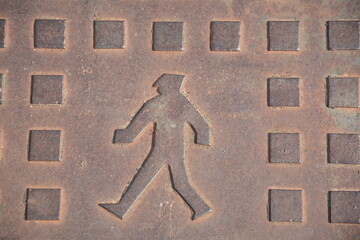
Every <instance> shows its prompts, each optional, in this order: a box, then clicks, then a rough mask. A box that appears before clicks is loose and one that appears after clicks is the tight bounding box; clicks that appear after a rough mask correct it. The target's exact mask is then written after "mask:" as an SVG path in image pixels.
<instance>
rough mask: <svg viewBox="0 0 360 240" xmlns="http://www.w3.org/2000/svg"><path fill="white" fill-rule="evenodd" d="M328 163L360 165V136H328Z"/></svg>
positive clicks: (332, 134)
mask: <svg viewBox="0 0 360 240" xmlns="http://www.w3.org/2000/svg"><path fill="white" fill-rule="evenodd" d="M328 162H329V163H335V164H360V134H336V133H331V134H328Z"/></svg>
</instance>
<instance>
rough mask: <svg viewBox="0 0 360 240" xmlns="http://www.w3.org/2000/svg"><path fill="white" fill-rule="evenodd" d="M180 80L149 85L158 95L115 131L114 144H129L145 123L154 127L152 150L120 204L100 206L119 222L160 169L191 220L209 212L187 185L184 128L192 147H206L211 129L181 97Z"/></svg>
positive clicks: (169, 77) (166, 76)
mask: <svg viewBox="0 0 360 240" xmlns="http://www.w3.org/2000/svg"><path fill="white" fill-rule="evenodd" d="M183 80H184V76H183V75H173V74H163V75H162V76H161V77H160V78H159V79H158V80H157V81H155V82H154V84H153V86H154V87H157V91H158V93H159V95H158V96H156V97H154V98H152V99H150V100H148V101H147V102H146V103H145V104H144V105H143V106H142V107H141V108H140V110H139V111H138V112H137V113H136V115H135V117H134V118H133V119H132V120H131V122H130V124H129V125H128V126H127V127H126V128H125V129H117V130H115V134H114V143H131V142H133V141H134V140H135V139H136V138H137V136H138V135H139V134H140V133H141V132H142V131H143V129H144V128H145V127H146V126H147V125H148V124H149V123H153V125H154V130H153V141H152V148H151V150H150V152H149V154H148V156H147V157H146V159H145V161H144V163H143V164H142V166H141V168H140V169H139V171H138V172H137V173H136V175H135V176H134V178H133V180H132V181H131V182H130V184H129V185H128V187H127V188H126V189H125V190H124V192H123V194H122V196H121V198H120V200H119V201H118V202H117V203H108V204H100V206H102V207H103V208H105V209H107V210H108V211H110V212H111V213H113V214H114V215H116V216H118V217H119V218H121V219H122V218H123V217H124V216H125V215H126V213H127V212H128V210H129V209H130V208H131V206H132V205H133V204H134V203H135V201H136V199H137V198H138V197H139V196H140V194H141V193H142V192H143V191H144V190H145V188H146V187H147V186H148V185H149V184H150V182H151V181H152V180H153V179H154V178H155V176H156V175H157V173H158V172H159V171H160V169H161V168H162V167H163V166H164V165H167V166H168V168H169V172H170V177H171V181H172V186H173V188H174V190H175V191H176V192H178V193H179V195H180V196H181V197H182V198H183V199H184V200H185V202H186V203H187V205H188V206H189V207H190V208H191V210H192V211H193V216H192V219H196V218H199V217H200V216H202V215H204V214H206V213H209V212H210V211H211V208H210V207H209V206H208V205H207V204H206V203H205V201H204V200H203V199H202V198H201V197H200V196H199V194H198V193H197V192H196V191H195V189H194V188H193V187H192V185H191V184H190V182H189V177H188V175H187V173H186V169H185V159H184V125H185V124H186V123H188V124H189V125H190V126H191V128H192V129H193V130H194V133H195V143H196V144H201V145H207V146H210V135H211V128H210V127H209V125H208V124H207V122H206V121H205V120H204V118H203V117H202V116H201V115H200V113H199V112H198V111H197V110H196V108H194V106H193V105H192V104H191V103H190V102H189V100H188V99H187V98H186V97H185V96H184V95H183V94H181V92H180V88H181V85H182V82H183Z"/></svg>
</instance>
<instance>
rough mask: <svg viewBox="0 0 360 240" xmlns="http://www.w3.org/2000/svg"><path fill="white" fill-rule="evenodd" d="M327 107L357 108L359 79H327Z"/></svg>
mask: <svg viewBox="0 0 360 240" xmlns="http://www.w3.org/2000/svg"><path fill="white" fill-rule="evenodd" d="M327 105H328V107H331V108H337V107H339V108H341V107H349V108H357V107H359V78H355V77H352V78H349V77H343V78H327Z"/></svg>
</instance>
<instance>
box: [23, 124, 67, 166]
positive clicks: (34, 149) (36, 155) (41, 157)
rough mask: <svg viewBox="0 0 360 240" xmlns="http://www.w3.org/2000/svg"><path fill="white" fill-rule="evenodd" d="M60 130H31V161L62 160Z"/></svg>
mask: <svg viewBox="0 0 360 240" xmlns="http://www.w3.org/2000/svg"><path fill="white" fill-rule="evenodd" d="M60 132H61V131H60V130H31V131H30V137H29V161H60Z"/></svg>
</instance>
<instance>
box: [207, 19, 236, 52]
mask: <svg viewBox="0 0 360 240" xmlns="http://www.w3.org/2000/svg"><path fill="white" fill-rule="evenodd" d="M210 49H211V51H239V50H240V22H238V21H232V22H230V21H226V22H225V21H222V22H211V25H210Z"/></svg>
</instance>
